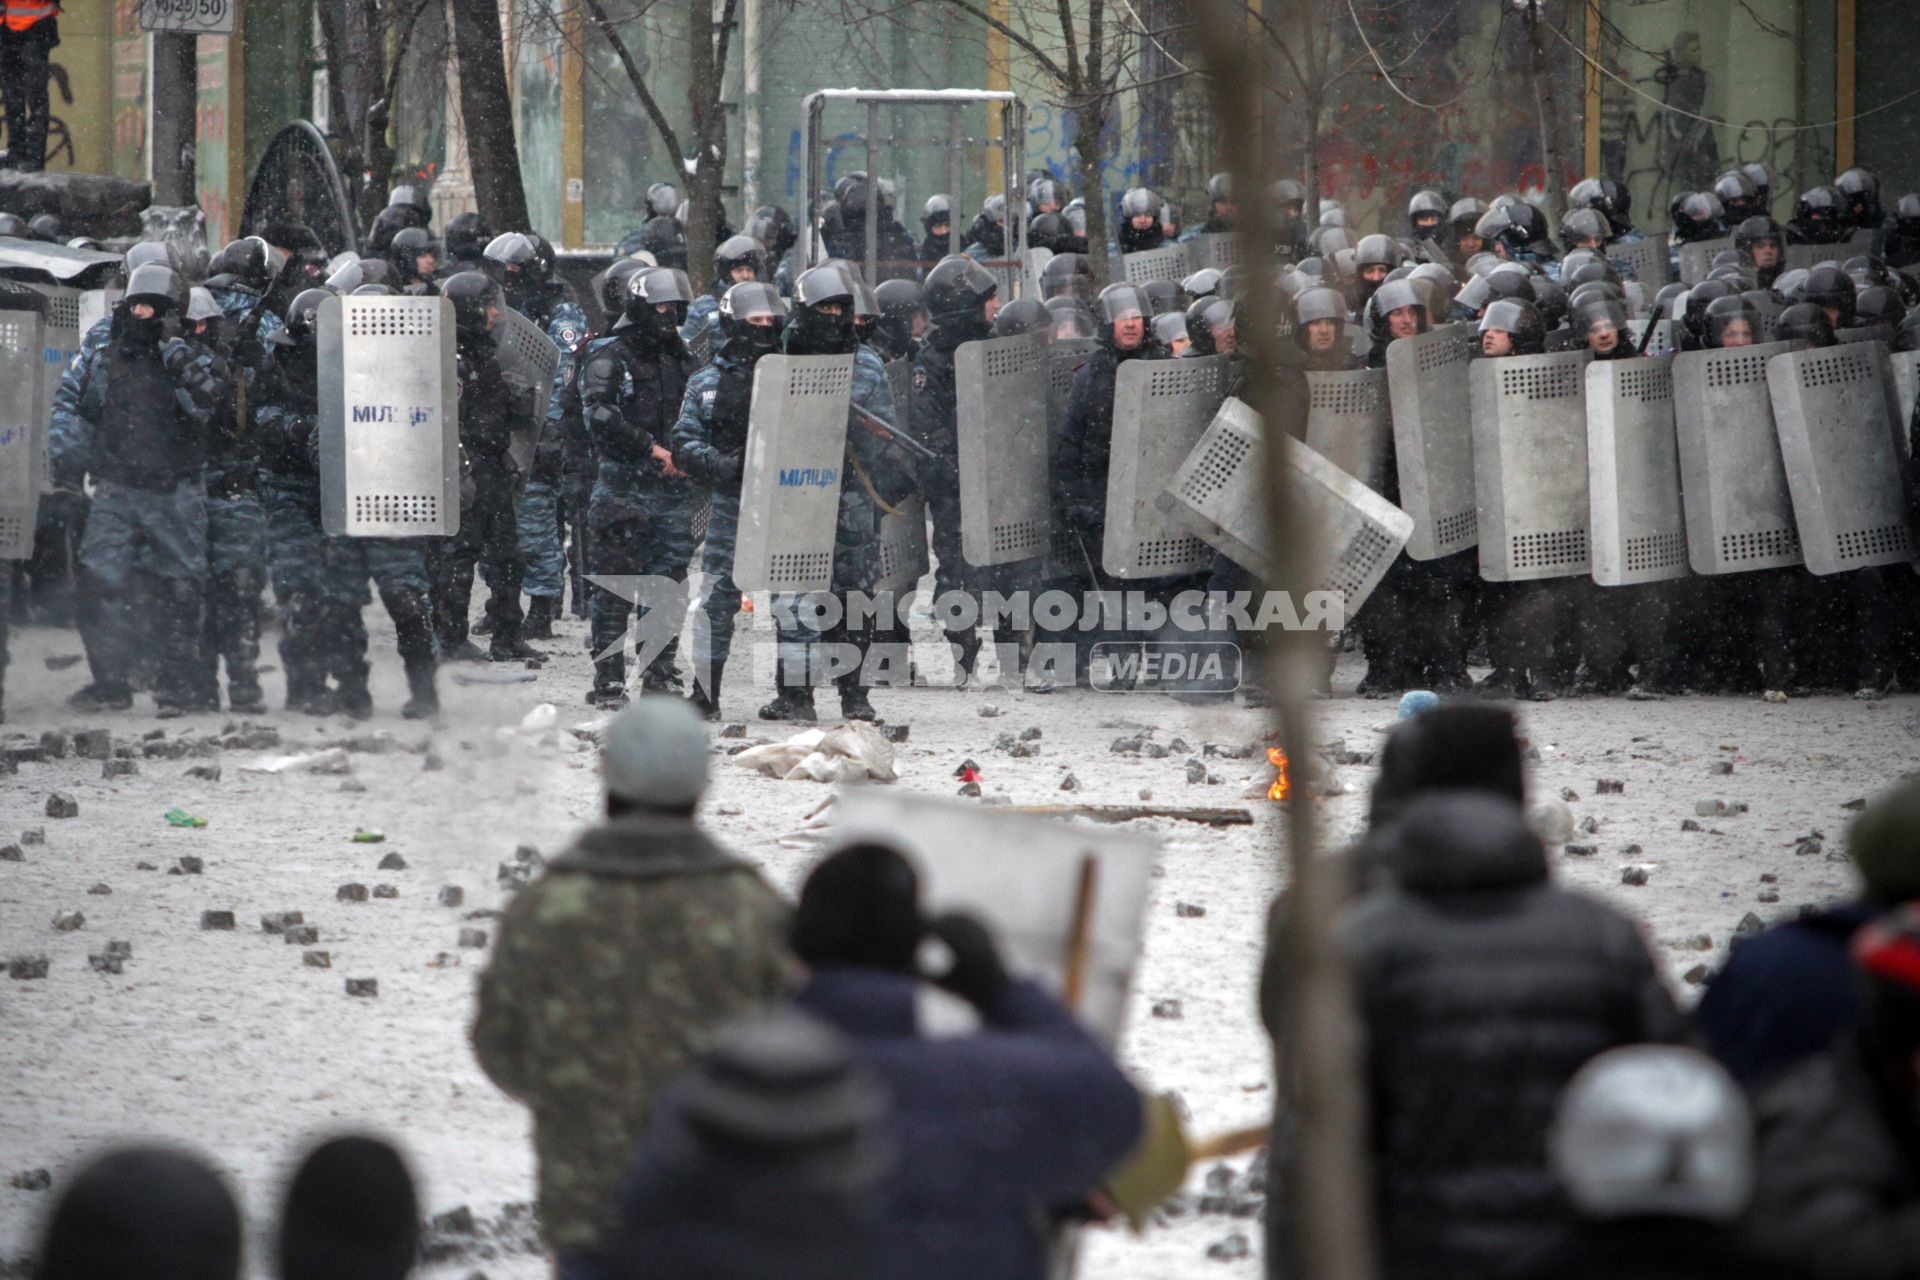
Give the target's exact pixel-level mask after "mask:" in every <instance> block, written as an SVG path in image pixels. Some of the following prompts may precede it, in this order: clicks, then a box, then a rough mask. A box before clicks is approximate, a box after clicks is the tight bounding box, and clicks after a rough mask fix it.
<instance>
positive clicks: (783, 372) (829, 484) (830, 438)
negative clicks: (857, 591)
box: [733, 355, 853, 591]
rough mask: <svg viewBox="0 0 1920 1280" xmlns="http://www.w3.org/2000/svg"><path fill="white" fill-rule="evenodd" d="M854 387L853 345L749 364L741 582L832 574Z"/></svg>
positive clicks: (737, 557) (790, 584)
mask: <svg viewBox="0 0 1920 1280" xmlns="http://www.w3.org/2000/svg"><path fill="white" fill-rule="evenodd" d="M852 392H853V357H852V356H851V355H844V356H788V355H770V356H762V357H760V360H759V362H758V363H756V364H755V365H754V368H753V405H752V408H751V409H750V410H749V412H748V417H747V453H746V468H745V471H744V473H743V474H742V476H741V479H740V537H739V541H738V542H737V543H736V544H735V549H734V553H733V580H734V581H735V582H736V583H738V584H739V586H740V589H741V590H742V591H822V590H825V589H826V588H827V587H829V586H831V585H832V584H833V548H834V541H835V535H836V534H837V533H838V532H839V528H840V485H841V481H842V479H843V477H842V475H841V470H842V468H843V466H844V465H845V459H846V452H847V410H848V405H849V403H850V401H851V399H852Z"/></svg>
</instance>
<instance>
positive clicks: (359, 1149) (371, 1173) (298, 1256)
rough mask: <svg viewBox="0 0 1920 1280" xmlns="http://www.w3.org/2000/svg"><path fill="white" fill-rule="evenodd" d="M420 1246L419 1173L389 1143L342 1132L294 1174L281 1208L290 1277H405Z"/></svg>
mask: <svg viewBox="0 0 1920 1280" xmlns="http://www.w3.org/2000/svg"><path fill="white" fill-rule="evenodd" d="M419 1247H420V1205H419V1202H418V1201H417V1200H416V1199H415V1198H414V1191H413V1178H412V1176H411V1175H410V1174H408V1172H407V1166H406V1162H405V1161H403V1160H402V1159H401V1158H400V1153H399V1152H398V1151H396V1150H394V1149H393V1147H392V1146H390V1145H388V1144H387V1143H385V1142H382V1141H380V1140H379V1139H378V1138H365V1137H357V1136H351V1137H344V1138H334V1139H333V1140H331V1141H329V1142H323V1143H321V1144H320V1145H319V1146H317V1147H315V1148H314V1149H313V1151H312V1152H311V1153H309V1154H308V1156H307V1158H306V1160H305V1161H303V1162H302V1163H301V1165H300V1168H299V1171H298V1172H296V1173H295V1174H294V1175H293V1182H292V1184H291V1185H289V1186H288V1188H287V1200H286V1204H285V1206H284V1207H283V1208H282V1210H281V1213H280V1275H281V1277H282V1280H400V1277H402V1276H404V1275H406V1274H407V1272H408V1271H409V1270H410V1269H411V1268H412V1266H413V1261H414V1255H415V1253H416V1252H417V1251H418V1250H419Z"/></svg>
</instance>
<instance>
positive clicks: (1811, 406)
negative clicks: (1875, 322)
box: [1767, 343, 1913, 574]
mask: <svg viewBox="0 0 1920 1280" xmlns="http://www.w3.org/2000/svg"><path fill="white" fill-rule="evenodd" d="M1881 350H1882V349H1881V348H1880V347H1879V346H1878V345H1877V344H1874V343H1848V344H1847V345H1845V346H1838V347H1827V348H1823V349H1821V350H1816V351H1793V352H1788V353H1786V354H1784V355H1777V356H1775V357H1774V358H1773V359H1771V360H1769V361H1767V388H1768V391H1769V392H1770V393H1771V394H1772V397H1773V416H1774V421H1775V423H1777V424H1778V427H1779V431H1780V454H1781V459H1782V461H1783V462H1784V463H1785V464H1786V472H1787V489H1788V492H1789V493H1790V494H1791V495H1792V497H1793V515H1794V520H1795V522H1796V523H1797V524H1798V526H1799V529H1800V547H1801V551H1802V553H1803V554H1804V555H1805V556H1806V561H1807V568H1808V569H1809V570H1811V571H1812V572H1814V573H1819V574H1827V573H1842V572H1845V571H1846V570H1848V569H1865V568H1870V567H1872V566H1874V565H1883V564H1902V563H1905V562H1906V561H1907V560H1909V559H1911V558H1912V555H1913V530H1912V529H1911V528H1910V527H1909V524H1908V520H1907V495H1906V486H1905V485H1904V483H1902V479H1901V474H1900V455H1899V452H1898V450H1897V449H1896V448H1895V446H1894V436H1893V426H1892V421H1891V415H1890V414H1889V413H1888V411H1887V400H1886V383H1885V381H1884V375H1883V373H1882V370H1881V363H1880V362H1881Z"/></svg>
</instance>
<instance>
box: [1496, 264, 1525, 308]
mask: <svg viewBox="0 0 1920 1280" xmlns="http://www.w3.org/2000/svg"><path fill="white" fill-rule="evenodd" d="M1487 297H1488V299H1489V300H1492V299H1494V298H1522V299H1525V300H1527V301H1532V299H1533V272H1531V271H1529V270H1527V268H1526V267H1525V266H1523V265H1521V264H1520V263H1518V262H1503V263H1501V264H1500V265H1499V266H1498V267H1496V268H1494V269H1493V270H1492V271H1489V272H1488V273H1487Z"/></svg>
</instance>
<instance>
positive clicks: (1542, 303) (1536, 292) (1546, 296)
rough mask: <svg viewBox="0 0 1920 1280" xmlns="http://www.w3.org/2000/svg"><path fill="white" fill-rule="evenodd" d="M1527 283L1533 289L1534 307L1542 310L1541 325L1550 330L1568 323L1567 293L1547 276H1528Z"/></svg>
mask: <svg viewBox="0 0 1920 1280" xmlns="http://www.w3.org/2000/svg"><path fill="white" fill-rule="evenodd" d="M1527 283H1528V284H1529V285H1530V286H1532V288H1533V305H1534V306H1536V307H1538V308H1540V323H1542V324H1544V325H1546V326H1547V328H1548V329H1549V330H1553V329H1558V328H1559V327H1560V326H1562V325H1564V324H1565V323H1566V322H1567V310H1568V307H1567V291H1566V290H1565V289H1562V288H1561V287H1560V285H1559V284H1558V283H1557V282H1556V281H1553V280H1550V279H1548V278H1547V277H1546V276H1528V277H1527Z"/></svg>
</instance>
